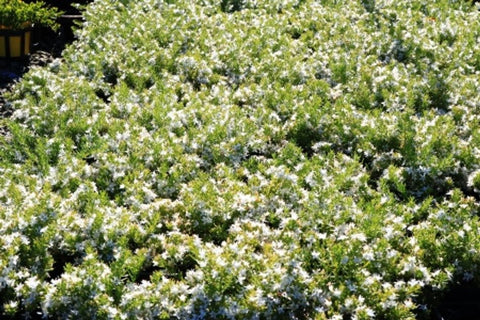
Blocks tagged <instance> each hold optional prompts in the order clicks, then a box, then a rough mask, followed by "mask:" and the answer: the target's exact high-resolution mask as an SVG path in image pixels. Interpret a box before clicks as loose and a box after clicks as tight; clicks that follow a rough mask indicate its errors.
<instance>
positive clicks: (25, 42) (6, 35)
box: [0, 29, 31, 58]
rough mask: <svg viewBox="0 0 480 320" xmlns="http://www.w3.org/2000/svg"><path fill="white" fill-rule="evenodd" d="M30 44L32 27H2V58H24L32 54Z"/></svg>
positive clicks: (0, 42)
mask: <svg viewBox="0 0 480 320" xmlns="http://www.w3.org/2000/svg"><path fill="white" fill-rule="evenodd" d="M30 44H31V31H30V29H25V30H18V31H17V30H8V29H0V58H23V57H25V56H26V55H28V54H30Z"/></svg>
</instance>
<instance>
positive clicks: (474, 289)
mask: <svg viewBox="0 0 480 320" xmlns="http://www.w3.org/2000/svg"><path fill="white" fill-rule="evenodd" d="M479 317H480V287H478V286H475V285H474V284H470V283H460V284H456V285H454V286H452V287H451V288H450V290H448V291H447V293H446V294H445V295H444V296H443V297H442V298H441V299H440V301H439V304H438V307H436V308H434V309H433V312H432V317H431V320H472V319H479Z"/></svg>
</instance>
